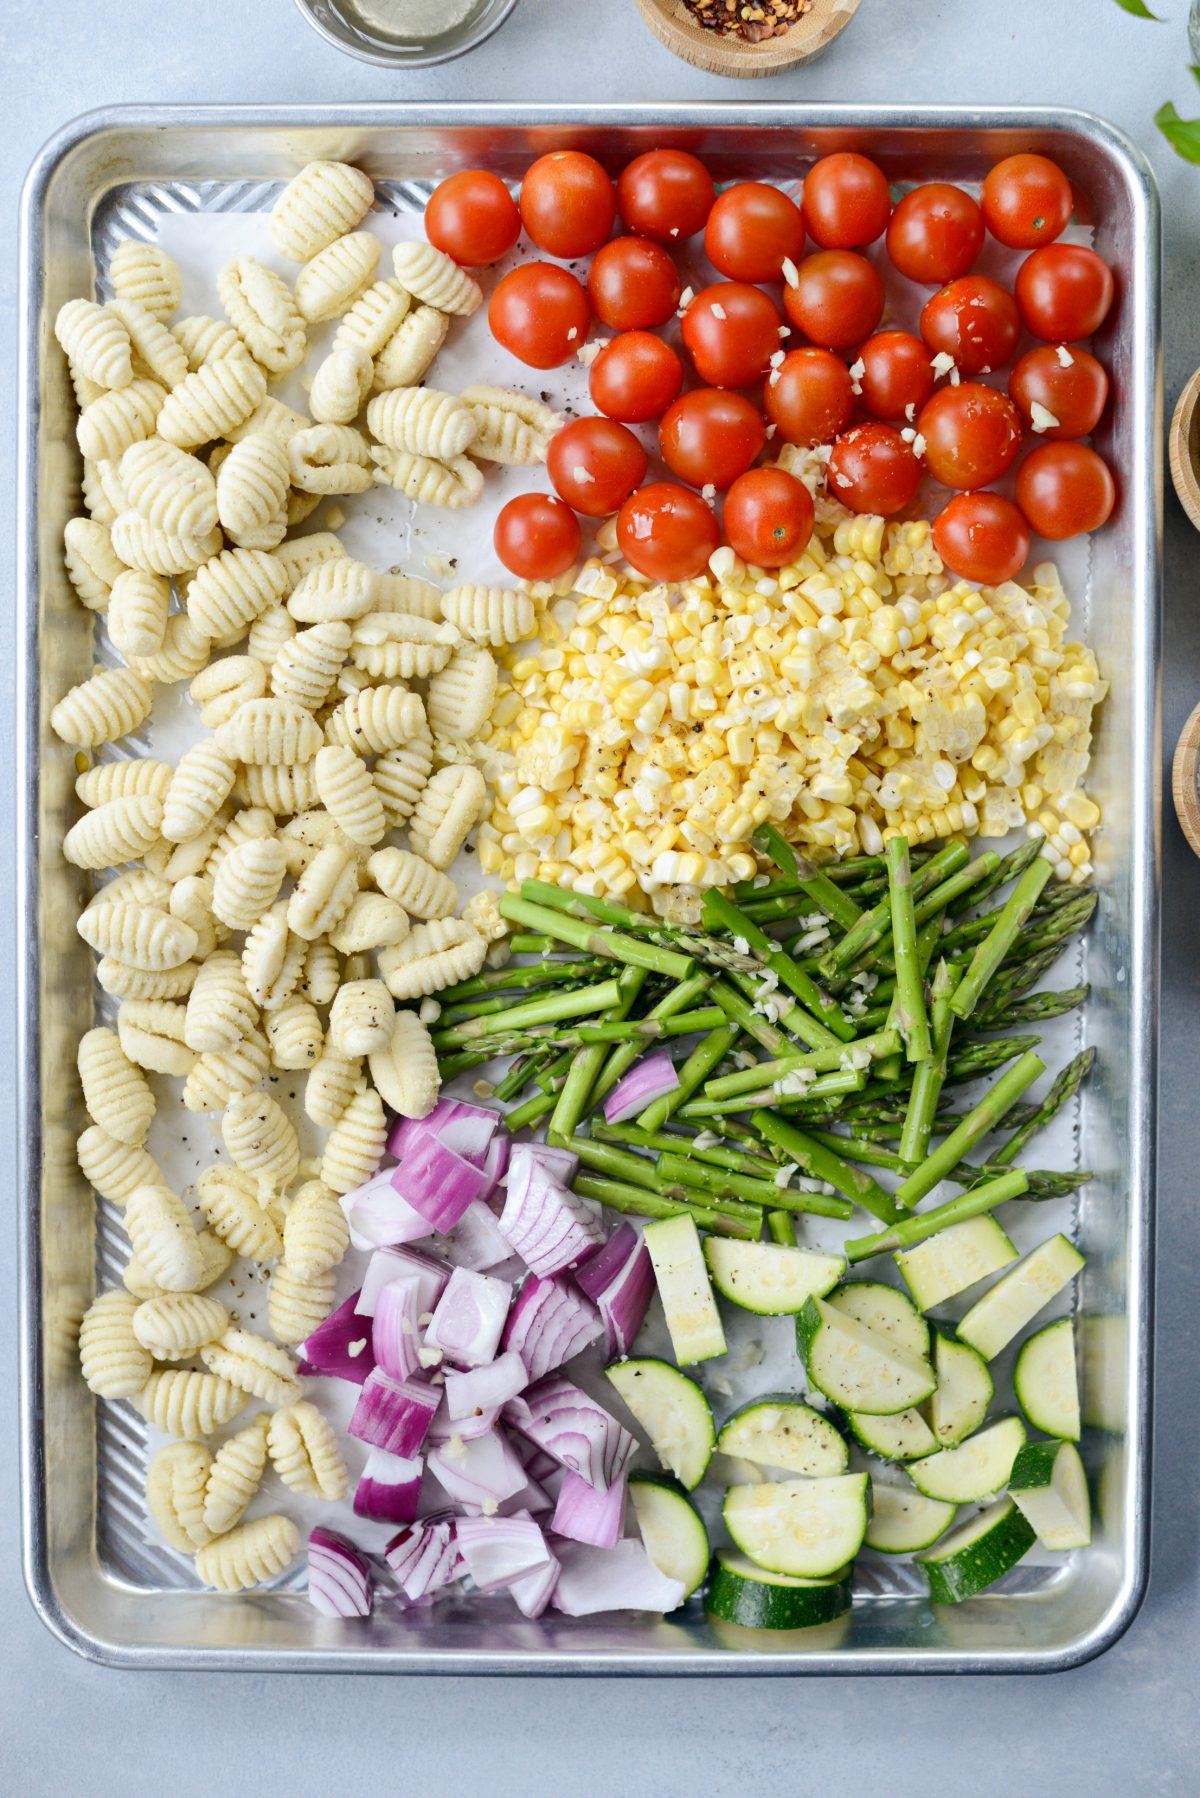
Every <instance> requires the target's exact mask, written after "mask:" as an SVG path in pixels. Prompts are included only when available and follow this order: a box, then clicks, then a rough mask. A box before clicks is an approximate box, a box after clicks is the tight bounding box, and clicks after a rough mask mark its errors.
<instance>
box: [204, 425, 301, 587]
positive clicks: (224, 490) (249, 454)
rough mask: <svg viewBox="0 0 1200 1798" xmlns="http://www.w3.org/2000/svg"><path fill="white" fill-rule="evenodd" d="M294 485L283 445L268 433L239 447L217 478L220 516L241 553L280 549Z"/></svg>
mask: <svg viewBox="0 0 1200 1798" xmlns="http://www.w3.org/2000/svg"><path fill="white" fill-rule="evenodd" d="M290 485H291V476H290V464H289V461H288V452H287V450H286V448H285V447H284V445H283V444H281V443H277V442H276V440H275V439H274V438H273V437H268V436H267V435H266V433H265V432H254V433H253V434H252V435H251V436H249V437H243V438H242V440H241V442H240V443H235V444H234V446H233V448H232V449H231V450H230V452H229V454H228V455H227V456H226V458H225V460H224V461H223V462H222V464H221V467H220V469H219V471H218V473H217V515H218V517H219V519H220V521H221V528H222V529H223V530H224V532H225V534H226V536H227V537H229V538H231V539H232V541H233V542H234V543H235V544H237V545H238V546H239V547H240V548H242V549H258V550H273V549H274V548H275V547H276V546H277V545H278V544H280V543H282V541H283V539H284V537H285V536H286V535H287V496H288V487H289V486H290ZM282 592H283V588H282V587H281V588H280V593H282Z"/></svg>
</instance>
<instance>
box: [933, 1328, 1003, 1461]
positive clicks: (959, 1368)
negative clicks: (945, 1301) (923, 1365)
mask: <svg viewBox="0 0 1200 1798" xmlns="http://www.w3.org/2000/svg"><path fill="white" fill-rule="evenodd" d="M933 1365H934V1371H935V1372H936V1374H937V1382H938V1384H937V1391H936V1392H935V1393H934V1395H933V1397H932V1398H931V1399H930V1401H929V1421H930V1423H931V1424H932V1425H933V1433H934V1435H935V1436H936V1437H937V1439H938V1441H939V1442H940V1443H941V1445H942V1447H943V1448H952V1447H953V1445H954V1444H955V1443H956V1442H961V1441H962V1440H963V1438H964V1436H969V1435H970V1434H971V1432H972V1430H977V1429H978V1428H979V1426H980V1424H981V1423H982V1422H983V1420H984V1418H985V1417H986V1416H987V1409H988V1406H989V1405H990V1404H991V1402H992V1399H993V1398H994V1396H995V1392H996V1385H995V1381H994V1380H993V1379H992V1376H991V1373H990V1372H989V1370H988V1364H987V1362H986V1361H985V1360H984V1358H983V1356H982V1355H980V1354H977V1353H976V1351H975V1350H974V1349H973V1348H969V1347H968V1346H967V1344H966V1343H965V1342H955V1340H954V1338H953V1337H952V1336H940V1335H939V1334H938V1333H937V1331H936V1330H935V1331H934V1335H933Z"/></svg>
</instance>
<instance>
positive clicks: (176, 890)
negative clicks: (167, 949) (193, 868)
mask: <svg viewBox="0 0 1200 1798" xmlns="http://www.w3.org/2000/svg"><path fill="white" fill-rule="evenodd" d="M169 910H170V913H171V916H172V917H173V918H178V919H179V920H180V921H181V922H182V923H184V924H189V925H190V926H191V928H192V929H193V930H194V931H195V933H196V937H197V943H196V949H195V953H194V957H193V959H194V960H196V961H199V962H203V961H205V960H206V959H207V958H208V957H209V956H210V955H212V954H213V952H214V951H215V950H216V948H217V945H218V943H219V942H220V941H222V940H223V939H224V937H225V936H226V935H227V934H228V932H227V931H226V930H225V927H224V925H222V924H220V923H219V922H218V920H217V917H216V914H215V912H214V911H213V908H212V881H211V880H209V879H208V878H207V876H206V875H203V874H188V875H185V876H184V878H183V879H182V880H177V881H176V882H175V885H174V886H173V887H172V888H171V897H170V901H169Z"/></svg>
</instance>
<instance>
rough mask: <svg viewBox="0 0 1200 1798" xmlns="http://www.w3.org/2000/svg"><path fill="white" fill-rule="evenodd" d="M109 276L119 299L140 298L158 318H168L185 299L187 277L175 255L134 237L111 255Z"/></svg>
mask: <svg viewBox="0 0 1200 1798" xmlns="http://www.w3.org/2000/svg"><path fill="white" fill-rule="evenodd" d="M108 278H109V281H110V283H111V285H112V290H113V292H114V293H115V294H116V295H117V297H118V299H122V300H136V302H137V304H138V305H139V306H144V307H145V308H146V311H147V312H152V313H153V314H154V316H155V318H168V317H169V316H170V315H171V313H172V312H174V310H175V308H176V307H177V306H178V305H179V303H180V301H181V300H182V299H183V276H182V275H181V274H180V272H179V265H178V263H177V262H176V261H175V259H174V257H172V256H169V255H168V254H167V252H166V251H165V250H160V249H159V247H158V245H157V244H152V243H139V242H138V240H137V239H136V238H133V237H126V238H124V239H122V241H121V242H120V243H119V244H118V245H117V247H116V249H115V250H114V251H113V253H112V255H111V256H110V257H109V261H108Z"/></svg>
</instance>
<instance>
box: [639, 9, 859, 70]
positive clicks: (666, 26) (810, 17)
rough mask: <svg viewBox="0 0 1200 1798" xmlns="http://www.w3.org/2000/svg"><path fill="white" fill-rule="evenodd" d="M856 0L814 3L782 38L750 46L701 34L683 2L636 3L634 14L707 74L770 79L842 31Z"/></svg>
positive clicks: (714, 34)
mask: <svg viewBox="0 0 1200 1798" xmlns="http://www.w3.org/2000/svg"><path fill="white" fill-rule="evenodd" d="M860 5H861V0H813V6H812V10H811V11H810V12H807V13H805V14H804V16H803V18H800V19H797V20H796V22H795V24H793V25H792V26H791V27H790V28H789V30H788V31H787V32H786V33H785V34H784V35H783V36H782V37H775V38H765V39H764V40H763V41H762V42H761V43H758V44H751V43H748V42H747V41H746V39H745V38H740V37H737V36H733V35H731V36H729V37H724V36H722V35H721V34H720V33H718V32H715V31H706V30H705V29H704V27H703V26H702V25H699V24H697V23H696V21H695V20H694V19H693V18H692V17H691V16H690V14H689V13H688V11H687V9H686V8H685V6H684V5H683V0H637V6H638V11H639V12H640V13H641V15H642V17H643V18H644V19H645V21H646V23H647V24H648V25H649V26H650V29H651V30H652V31H653V32H654V34H655V36H656V37H657V38H658V39H659V41H660V42H661V43H664V44H665V45H666V46H667V48H668V49H669V50H672V51H673V52H674V53H675V55H677V56H682V57H683V58H684V60H685V61H688V62H692V63H694V64H695V65H696V66H697V67H700V68H703V69H707V70H708V71H709V72H710V73H712V74H729V75H741V76H745V75H773V74H776V73H778V72H779V71H780V70H783V69H787V68H793V67H794V66H795V65H796V64H797V63H800V62H804V61H805V60H806V59H807V58H808V57H810V56H814V55H816V54H817V53H818V52H819V51H821V50H824V49H825V48H826V46H827V45H829V44H831V43H832V42H833V40H834V38H835V37H837V36H838V35H839V33H840V32H842V31H844V30H845V28H846V26H847V25H848V24H849V23H850V20H851V19H852V18H853V17H854V14H855V13H856V12H857V11H858V8H859V6H860Z"/></svg>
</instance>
